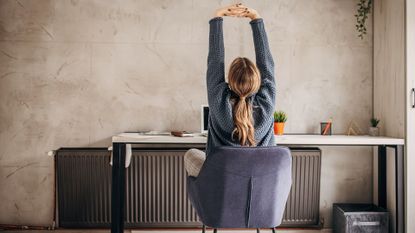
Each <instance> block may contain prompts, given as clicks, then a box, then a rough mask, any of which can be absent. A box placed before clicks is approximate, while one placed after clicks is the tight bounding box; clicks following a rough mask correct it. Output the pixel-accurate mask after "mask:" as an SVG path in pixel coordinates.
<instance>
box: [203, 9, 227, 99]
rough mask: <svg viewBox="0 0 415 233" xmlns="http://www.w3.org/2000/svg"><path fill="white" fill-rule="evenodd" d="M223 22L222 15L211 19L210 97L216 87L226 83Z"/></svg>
mask: <svg viewBox="0 0 415 233" xmlns="http://www.w3.org/2000/svg"><path fill="white" fill-rule="evenodd" d="M222 22H223V19H222V18H221V17H216V18H213V19H211V20H210V21H209V24H210V32H209V54H208V64H207V77H206V82H207V90H208V98H209V99H211V98H210V97H211V95H213V94H215V88H216V87H217V86H218V85H220V84H223V83H225V61H224V60H225V49H224V45H223V27H222Z"/></svg>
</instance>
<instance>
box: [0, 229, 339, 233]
mask: <svg viewBox="0 0 415 233" xmlns="http://www.w3.org/2000/svg"><path fill="white" fill-rule="evenodd" d="M0 231H1V232H12V233H18V232H22V233H49V232H54V233H84V232H85V233H108V232H110V230H84V229H80V230H54V231H48V230H44V231H43V230H30V231H28V230H18V231H2V230H0ZM124 232H125V233H147V232H149V233H179V232H185V233H201V231H198V230H184V229H175V230H125V231H124ZM207 232H208V233H211V232H212V230H207ZM220 232H226V233H238V232H246V233H248V232H252V233H256V231H255V230H253V229H249V230H218V233H220ZM261 232H264V233H267V232H271V230H266V229H264V230H261ZM331 232H332V231H331V229H322V230H302V229H301V230H299V229H292V230H291V229H283V230H277V233H331Z"/></svg>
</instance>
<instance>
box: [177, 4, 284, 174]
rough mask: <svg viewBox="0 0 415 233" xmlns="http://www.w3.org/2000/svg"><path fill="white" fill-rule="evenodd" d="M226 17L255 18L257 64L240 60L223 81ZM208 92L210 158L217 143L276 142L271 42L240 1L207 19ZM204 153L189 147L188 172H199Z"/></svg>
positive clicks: (185, 159)
mask: <svg viewBox="0 0 415 233" xmlns="http://www.w3.org/2000/svg"><path fill="white" fill-rule="evenodd" d="M223 16H233V17H247V18H250V19H251V22H250V24H251V27H252V33H253V39H254V46H255V54H256V65H255V64H254V63H252V62H251V61H250V60H249V59H248V58H245V57H238V58H236V59H235V60H234V61H233V62H232V64H231V66H230V68H229V73H228V82H229V83H226V82H225V65H224V57H225V54H224V44H223V29H222V22H223V18H222V17H223ZM209 24H210V33H209V55H208V67H207V77H206V81H207V95H208V104H209V121H208V122H209V123H208V138H207V145H206V156H209V154H210V152H211V151H212V149H213V148H214V147H217V146H273V145H275V142H274V133H273V122H274V119H273V112H274V107H275V93H276V87H275V79H274V61H273V59H272V56H271V52H270V49H269V45H268V40H267V35H266V33H265V29H264V23H263V20H262V19H261V18H260V16H259V15H258V13H257V12H256V11H255V10H253V9H249V8H247V7H245V6H243V5H242V4H240V3H239V4H236V5H232V6H229V7H225V8H222V9H219V10H217V11H216V14H215V18H213V19H211V20H210V21H209ZM206 156H205V153H204V152H203V151H200V150H197V149H190V150H189V151H187V152H186V154H185V157H184V162H185V168H186V170H187V172H188V174H189V175H190V176H195V177H197V175H198V174H199V171H200V169H201V168H202V165H203V163H204V161H205V159H206Z"/></svg>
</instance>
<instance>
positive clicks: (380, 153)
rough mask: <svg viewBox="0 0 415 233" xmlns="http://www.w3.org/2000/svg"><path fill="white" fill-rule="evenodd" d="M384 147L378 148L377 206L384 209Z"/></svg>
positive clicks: (385, 191) (385, 192)
mask: <svg viewBox="0 0 415 233" xmlns="http://www.w3.org/2000/svg"><path fill="white" fill-rule="evenodd" d="M386 170H387V167H386V146H378V205H379V207H382V208H385V209H387V208H386V200H387V196H386V194H387V190H386V182H387V181H386V172H387V171H386Z"/></svg>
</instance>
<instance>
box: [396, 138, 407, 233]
mask: <svg viewBox="0 0 415 233" xmlns="http://www.w3.org/2000/svg"><path fill="white" fill-rule="evenodd" d="M404 160H405V158H404V146H402V145H400V146H396V147H395V182H396V185H395V192H396V233H404V232H405V206H404V200H405V190H404V177H405V173H404Z"/></svg>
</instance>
